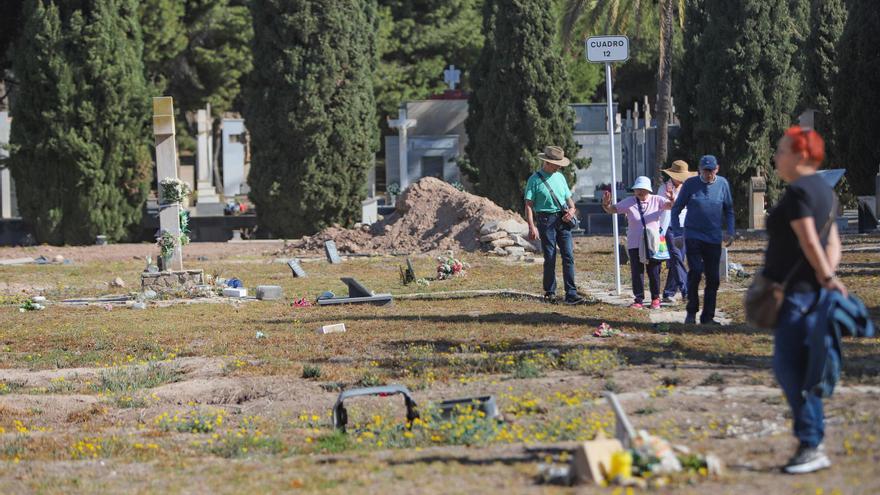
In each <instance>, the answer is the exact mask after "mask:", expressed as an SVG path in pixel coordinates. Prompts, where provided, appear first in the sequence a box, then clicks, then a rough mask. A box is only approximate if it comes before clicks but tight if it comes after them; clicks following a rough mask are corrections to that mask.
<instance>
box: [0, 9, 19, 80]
mask: <svg viewBox="0 0 880 495" xmlns="http://www.w3.org/2000/svg"><path fill="white" fill-rule="evenodd" d="M23 6H24V2H21V1H19V0H13V1H9V2H3V6H2V7H0V10H2V12H3V15H0V81H2V80H3V79H5V75H6V74H5V72H6V70H7V69H11V68H12V52H11V48H12V46H13V44H14V43H15V40H16V38H17V37H18V34H19V32H20V31H21V25H22V23H23V12H22V8H23ZM2 96H3V95H2V94H0V97H2Z"/></svg>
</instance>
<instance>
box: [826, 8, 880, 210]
mask: <svg viewBox="0 0 880 495" xmlns="http://www.w3.org/2000/svg"><path fill="white" fill-rule="evenodd" d="M849 5H850V11H849V17H848V18H847V21H846V27H845V28H844V30H843V35H842V36H841V38H840V45H839V47H838V49H837V53H838V67H839V72H838V74H837V76H836V77H835V79H834V100H833V101H832V107H833V113H834V124H835V130H836V132H835V138H836V140H837V151H838V154H837V156H838V157H839V161H840V165H841V166H843V167H846V169H847V173H846V175H847V179H848V180H849V183H850V184H851V185H852V187H853V189H854V191H855V192H856V193H857V194H874V177H875V176H876V174H877V173H878V169H880V146H878V143H877V136H878V135H880V112H878V111H877V108H880V8H878V7H877V2H876V1H875V0H851V2H849Z"/></svg>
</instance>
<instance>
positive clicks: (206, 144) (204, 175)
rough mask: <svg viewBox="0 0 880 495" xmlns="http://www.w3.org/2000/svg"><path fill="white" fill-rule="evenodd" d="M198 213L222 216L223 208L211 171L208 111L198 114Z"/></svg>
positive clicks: (200, 111)
mask: <svg viewBox="0 0 880 495" xmlns="http://www.w3.org/2000/svg"><path fill="white" fill-rule="evenodd" d="M196 128H197V131H198V134H197V141H196V143H197V146H196V191H197V195H196V213H197V214H199V215H222V214H223V206H222V205H221V204H220V196H218V195H217V190H216V189H215V188H214V183H213V177H212V170H211V134H210V132H211V120H210V114H209V113H208V110H199V111H198V112H197V113H196Z"/></svg>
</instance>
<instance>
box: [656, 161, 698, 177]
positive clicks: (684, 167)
mask: <svg viewBox="0 0 880 495" xmlns="http://www.w3.org/2000/svg"><path fill="white" fill-rule="evenodd" d="M660 171H661V172H663V173H664V174H666V175H668V176H669V177H671V178H673V179H675V180H677V181H679V182H684V181H686V180H688V179H689V178H691V177H693V176H695V175H697V173H696V172H691V171H690V170H688V164H687V162H686V161H684V160H675V161H674V162H672V165H670V166H669V168H664V169H661V170H660Z"/></svg>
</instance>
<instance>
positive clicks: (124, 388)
mask: <svg viewBox="0 0 880 495" xmlns="http://www.w3.org/2000/svg"><path fill="white" fill-rule="evenodd" d="M181 375H182V372H181V371H180V370H179V369H177V368H176V367H174V366H168V365H161V364H159V363H155V362H151V363H149V364H148V365H147V366H124V367H115V368H110V369H108V370H105V371H102V372H101V375H100V376H99V377H98V380H97V381H96V382H95V383H93V384H92V389H93V390H95V391H96V392H104V393H122V392H128V393H131V392H133V391H136V390H140V389H144V388H153V387H158V386H159V385H164V384H166V383H172V382H176V381H178V380H180V377H181Z"/></svg>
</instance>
